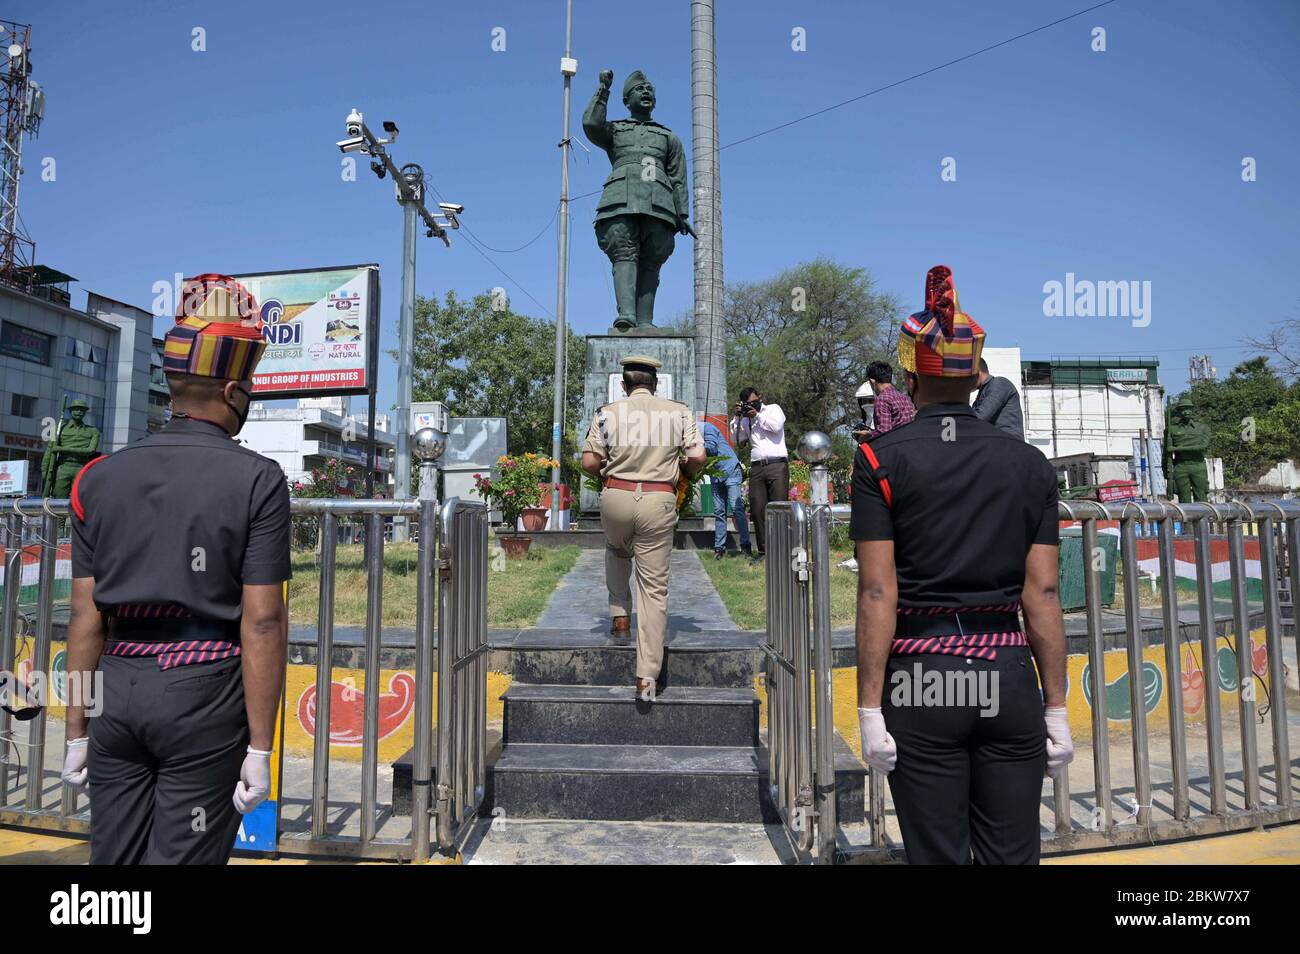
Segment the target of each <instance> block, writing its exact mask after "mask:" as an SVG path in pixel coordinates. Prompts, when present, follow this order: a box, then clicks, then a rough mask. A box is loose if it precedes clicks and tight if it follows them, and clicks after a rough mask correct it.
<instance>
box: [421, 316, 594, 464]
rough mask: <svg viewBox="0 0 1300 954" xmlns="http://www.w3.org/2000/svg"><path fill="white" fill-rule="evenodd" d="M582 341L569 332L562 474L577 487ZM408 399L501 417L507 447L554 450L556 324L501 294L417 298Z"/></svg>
mask: <svg viewBox="0 0 1300 954" xmlns="http://www.w3.org/2000/svg"><path fill="white" fill-rule="evenodd" d="M584 362H585V345H584V343H583V340H582V338H581V337H579V336H578V335H575V334H574V333H573V332H572V330H570V331H569V333H568V356H567V367H566V378H567V385H566V389H565V406H566V411H565V420H566V421H567V422H568V426H567V427H566V428H565V434H564V447H563V449H562V453H561V461H562V463H563V465H564V470H565V475H566V476H565V480H566V482H569V483H570V484H571V485H573V486H576V481H577V479H578V478H577V477H576V476H573V477H572V479H570V476H569V472H570V471H574V470H576V467H575V466H574V464H573V460H572V458H573V455H574V453H575V452H576V449H577V435H576V433H575V431H574V428H575V427H576V425H577V422H578V419H579V418H580V417H581V415H582V374H583V366H584ZM413 364H414V367H413V374H412V381H411V393H412V399H413V400H416V401H442V402H443V403H445V404H446V405H447V407H448V410H449V412H450V413H451V414H452V415H454V416H456V417H504V418H506V442H507V446H508V449H509V451H510V453H512V454H523V453H527V452H533V453H539V454H546V455H547V456H548V457H549V456H550V453H551V415H552V408H553V404H554V394H555V391H554V387H553V384H554V380H553V379H554V375H555V324H554V323H553V322H550V321H545V320H542V319H539V318H533V317H530V316H528V315H522V314H520V313H518V312H516V311H515V310H514V309H513V308H511V307H510V303H509V301H508V300H506V299H504V297H502V296H500V295H499V294H498V293H493V292H484V293H483V294H480V295H475V296H474V297H473V298H471V299H465V298H459V297H457V295H456V293H455V292H454V291H448V292H447V294H446V296H445V297H444V298H443V299H442V300H441V301H439V300H438V299H436V298H424V297H417V299H416V302H415V357H414V362H413Z"/></svg>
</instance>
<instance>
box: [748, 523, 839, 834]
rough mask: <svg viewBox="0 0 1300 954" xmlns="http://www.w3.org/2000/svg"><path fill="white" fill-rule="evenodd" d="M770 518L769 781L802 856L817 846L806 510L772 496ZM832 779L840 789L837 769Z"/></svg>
mask: <svg viewBox="0 0 1300 954" xmlns="http://www.w3.org/2000/svg"><path fill="white" fill-rule="evenodd" d="M764 526H765V528H766V531H767V558H766V560H765V561H764V562H765V564H766V567H767V637H766V639H765V640H764V642H763V644H762V646H763V650H764V653H765V656H766V659H765V663H766V666H765V671H764V682H765V684H766V687H767V763H768V786H769V791H770V793H771V798H772V802H773V804H774V805H775V807H776V810H777V813H778V814H779V815H780V817H781V821H782V822H783V823H784V825H785V829H786V832H787V834H788V835H789V837H790V842H791V845H792V846H793V848H794V849H795V851H796V853H797V854H798V855H799V857H800V858H801V859H806V858H808V857H809V853H810V852H811V850H812V847H813V840H814V836H815V833H816V823H815V819H816V817H817V816H816V811H817V807H816V804H817V799H816V798H815V794H814V793H815V788H814V783H815V779H814V767H813V709H812V693H811V692H810V680H811V672H812V669H811V667H812V659H811V654H810V644H809V615H808V606H809V579H810V576H811V572H810V566H809V540H808V519H807V513H806V511H805V508H804V506H803V504H801V503H799V502H798V501H785V500H782V501H777V502H774V503H769V504H768V505H767V511H766V513H765V515H764ZM822 575H823V576H824V575H825V574H822ZM828 632H829V630H828ZM818 701H819V702H820V699H819V700H818ZM818 767H819V768H820V764H819V765H818ZM831 787H832V793H833V789H834V777H833V776H832V778H831ZM831 801H832V803H833V801H834V796H833V794H832V799H831ZM831 831H832V832H834V826H833V824H832V827H831Z"/></svg>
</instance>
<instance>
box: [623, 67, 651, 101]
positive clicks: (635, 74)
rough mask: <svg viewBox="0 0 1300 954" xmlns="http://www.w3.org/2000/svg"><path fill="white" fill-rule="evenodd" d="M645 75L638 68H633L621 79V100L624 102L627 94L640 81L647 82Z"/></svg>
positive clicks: (638, 84)
mask: <svg viewBox="0 0 1300 954" xmlns="http://www.w3.org/2000/svg"><path fill="white" fill-rule="evenodd" d="M649 82H650V81H649V80H648V79H646V75H645V74H644V73H642V72H641V71H640V70H633V71H632V72H631V73H628V74H627V79H626V80H624V81H623V100H624V101H625V102H626V101H627V97H628V95H629V94H630V93H631V92H632V90H634V89H636V88H637V87H638V86H640V85H641V84H642V83H649Z"/></svg>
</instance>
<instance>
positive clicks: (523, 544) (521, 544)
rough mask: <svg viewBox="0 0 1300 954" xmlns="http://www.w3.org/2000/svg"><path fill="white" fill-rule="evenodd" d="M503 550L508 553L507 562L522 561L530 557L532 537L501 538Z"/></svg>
mask: <svg viewBox="0 0 1300 954" xmlns="http://www.w3.org/2000/svg"><path fill="white" fill-rule="evenodd" d="M499 539H500V541H501V549H502V550H504V551H505V552H506V559H507V560H522V559H523V558H524V557H526V556H527V555H528V547H529V545H530V544H531V543H532V542H533V538H532V537H501V538H499Z"/></svg>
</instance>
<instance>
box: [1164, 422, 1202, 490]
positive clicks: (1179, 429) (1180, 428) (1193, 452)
mask: <svg viewBox="0 0 1300 954" xmlns="http://www.w3.org/2000/svg"><path fill="white" fill-rule="evenodd" d="M1194 411H1195V406H1194V405H1193V404H1192V402H1191V401H1190V400H1188V399H1187V398H1186V397H1181V398H1179V399H1178V401H1177V402H1175V404H1174V406H1173V407H1172V408H1171V409H1170V412H1169V418H1170V420H1169V426H1168V427H1166V428H1165V476H1166V478H1168V481H1169V489H1170V491H1172V492H1173V493H1175V494H1177V495H1178V502H1179V503H1192V502H1193V501H1198V500H1205V499H1206V498H1207V497H1208V496H1209V491H1210V482H1209V479H1208V476H1207V474H1206V470H1205V453H1206V451H1208V450H1209V449H1210V427H1209V425H1208V424H1205V423H1203V422H1201V421H1198V420H1196V419H1195V418H1193V416H1192V414H1193V412H1194Z"/></svg>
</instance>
